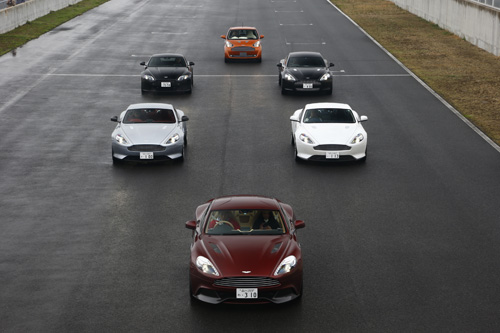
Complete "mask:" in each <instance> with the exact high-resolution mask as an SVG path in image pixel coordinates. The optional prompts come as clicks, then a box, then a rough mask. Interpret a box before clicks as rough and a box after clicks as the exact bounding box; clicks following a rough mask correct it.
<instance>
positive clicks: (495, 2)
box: [469, 0, 500, 9]
mask: <svg viewBox="0 0 500 333" xmlns="http://www.w3.org/2000/svg"><path fill="white" fill-rule="evenodd" d="M469 1H473V2H479V3H482V4H485V5H486V6H491V7H493V8H499V9H500V0H469Z"/></svg>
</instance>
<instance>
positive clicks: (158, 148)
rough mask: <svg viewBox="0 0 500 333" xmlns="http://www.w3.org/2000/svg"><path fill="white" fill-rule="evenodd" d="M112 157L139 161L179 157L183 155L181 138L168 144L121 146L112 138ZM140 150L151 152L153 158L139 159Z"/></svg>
mask: <svg viewBox="0 0 500 333" xmlns="http://www.w3.org/2000/svg"><path fill="white" fill-rule="evenodd" d="M111 147H112V154H113V157H114V158H116V159H118V160H122V161H140V162H153V161H165V160H173V159H177V158H181V157H182V156H183V149H184V147H183V140H179V141H177V142H175V143H172V144H169V145H154V144H145V145H130V146H123V145H120V144H119V143H117V142H115V141H114V140H113V142H112V144H111ZM141 152H142V153H145V152H152V153H153V159H141Z"/></svg>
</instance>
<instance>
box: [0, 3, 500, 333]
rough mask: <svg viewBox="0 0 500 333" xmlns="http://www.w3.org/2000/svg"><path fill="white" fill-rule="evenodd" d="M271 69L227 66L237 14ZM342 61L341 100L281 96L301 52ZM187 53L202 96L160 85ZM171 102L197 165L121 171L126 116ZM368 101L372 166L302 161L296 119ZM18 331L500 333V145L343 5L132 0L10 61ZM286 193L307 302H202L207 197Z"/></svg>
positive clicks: (1, 101)
mask: <svg viewBox="0 0 500 333" xmlns="http://www.w3.org/2000/svg"><path fill="white" fill-rule="evenodd" d="M239 24H245V25H254V26H256V27H258V29H259V32H260V33H261V34H264V35H265V38H264V40H263V49H264V51H263V52H264V53H263V61H262V63H261V64H253V63H238V64H225V63H224V61H223V50H222V45H223V41H222V39H220V35H222V34H224V33H225V32H226V31H227V28H228V27H229V26H233V25H239ZM298 50H312V51H320V52H322V54H323V55H324V56H325V57H326V58H327V59H328V60H329V61H331V62H334V63H335V67H334V70H335V71H336V72H335V81H334V89H335V90H334V93H333V95H332V96H314V95H312V96H311V95H296V96H282V95H281V94H280V89H279V86H278V82H277V77H278V75H277V73H278V72H277V68H276V63H277V62H278V61H279V60H280V59H281V58H284V56H285V55H286V54H287V53H288V52H289V51H298ZM163 51H175V52H180V53H183V54H185V55H186V56H187V57H188V58H189V60H191V61H194V62H195V63H196V65H195V88H194V91H193V94H192V95H187V94H186V95H160V96H156V95H154V96H149V95H148V96H144V97H143V96H141V94H140V80H139V73H140V71H141V68H142V67H141V66H140V65H139V63H140V62H141V61H144V60H147V58H148V56H149V55H150V54H153V53H158V52H163ZM147 101H155V102H167V103H172V104H174V105H175V106H176V107H177V108H179V109H182V110H183V111H185V113H186V114H187V115H188V116H189V118H190V120H189V122H188V128H189V139H190V141H189V146H188V150H187V156H186V159H185V161H184V163H166V164H161V165H137V164H132V165H125V166H120V167H113V165H112V163H111V156H110V155H111V154H110V153H111V151H110V150H111V147H110V146H111V144H110V134H111V132H112V130H113V128H114V126H115V123H112V122H111V121H110V120H109V118H110V117H112V116H114V115H118V114H119V113H120V111H122V110H124V109H125V108H126V107H127V106H128V105H129V104H132V103H138V102H147ZM317 101H335V102H344V103H349V104H350V105H351V106H352V107H353V108H354V109H355V110H356V111H358V113H359V114H361V115H367V116H368V118H369V120H368V122H367V123H365V128H366V130H367V131H368V135H369V156H368V160H367V162H366V164H357V163H354V164H340V165H330V164H328V165H324V164H310V163H296V162H295V160H294V159H293V150H292V147H291V145H290V124H289V117H290V115H291V114H292V113H293V111H294V110H296V109H298V108H300V107H301V106H303V105H304V104H306V103H309V102H317ZM0 117H1V119H2V120H1V122H0V172H1V176H0V179H1V181H0V191H1V201H0V214H1V215H0V216H1V223H0V331H2V332H70V331H71V332H81V331H87V332H90V331H91V332H103V331H114V332H127V331H137V332H151V331H171V332H178V331H183V332H201V331H206V332H208V331H218V332H220V331H225V332H230V331H231V332H234V331H238V332H252V331H257V330H260V331H265V332H267V331H269V332H271V331H273V332H276V331H278V332H279V331H291V332H295V331H296V332H302V331H317V332H321V331H323V332H325V331H329V332H332V331H334V332H422V331H425V332H430V331H453V332H493V331H496V330H497V329H498V327H499V326H500V284H499V283H498V277H499V276H500V265H499V262H500V226H499V225H500V213H499V212H500V209H499V198H500V186H499V185H500V154H499V152H498V151H497V150H496V149H495V147H492V146H491V145H490V144H488V143H487V142H486V141H485V140H483V138H481V137H480V136H479V135H478V134H477V133H476V132H474V131H473V130H472V129H471V128H470V127H468V126H467V125H466V124H465V123H464V122H463V121H462V120H460V119H459V118H458V117H457V116H456V115H455V114H454V113H453V112H451V111H450V110H449V109H448V108H447V107H446V106H445V105H444V104H443V103H441V102H440V101H439V100H438V99H437V98H436V97H435V96H434V95H432V94H431V93H430V92H429V91H428V90H426V89H425V88H424V87H422V85H420V84H419V83H418V82H417V81H416V80H415V79H414V78H413V77H412V76H411V75H410V74H409V73H408V72H406V71H405V69H404V68H402V67H401V66H399V65H398V64H397V63H396V62H394V61H393V60H392V59H391V58H390V57H389V56H388V55H387V54H386V53H385V52H384V51H383V50H381V49H380V48H379V47H378V46H376V45H375V44H374V43H373V42H372V41H371V39H370V38H369V37H367V36H366V35H364V34H363V33H362V32H361V31H360V30H359V29H358V28H357V27H356V26H355V25H353V24H352V23H351V22H350V21H349V20H348V19H346V18H345V17H344V16H343V15H342V14H341V13H339V12H338V11H337V10H336V9H335V8H334V7H333V6H331V5H330V4H329V3H327V2H326V1H324V0H260V1H244V0H206V1H196V2H193V1H187V0H166V1H151V0H146V1H140V2H137V1H131V0H113V1H110V2H108V3H106V4H104V5H102V6H101V7H99V8H97V9H95V10H92V11H90V12H88V13H86V14H84V15H82V16H80V17H78V18H76V19H74V20H72V21H70V22H68V23H66V24H64V25H62V26H60V27H59V28H57V29H55V30H54V31H52V32H50V33H47V34H46V35H44V36H42V37H40V38H38V39H37V40H34V41H31V42H30V43H28V44H27V45H25V46H23V47H22V48H20V49H18V50H17V51H16V53H15V54H8V55H5V56H3V57H0ZM231 194H262V195H268V196H274V197H277V198H279V199H281V200H282V201H284V202H286V203H289V204H291V205H292V206H293V207H294V209H295V211H296V214H297V217H298V218H300V219H303V220H305V221H306V228H305V229H303V230H300V231H299V237H300V239H301V243H302V247H303V256H304V284H305V285H304V297H303V298H302V300H301V301H298V302H292V303H290V304H285V305H280V306H274V305H269V306H225V305H222V306H211V305H205V304H200V303H198V302H194V303H191V302H190V300H189V297H188V280H187V277H188V260H189V244H190V236H191V233H190V231H189V230H188V229H186V228H185V227H184V223H185V221H187V220H190V219H192V218H193V217H194V209H195V208H196V207H197V206H198V205H199V204H201V203H203V202H205V201H206V200H208V199H210V198H213V197H216V196H220V195H231Z"/></svg>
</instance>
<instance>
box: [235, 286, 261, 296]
mask: <svg viewBox="0 0 500 333" xmlns="http://www.w3.org/2000/svg"><path fill="white" fill-rule="evenodd" d="M258 297H259V293H258V291H257V288H237V289H236V298H258Z"/></svg>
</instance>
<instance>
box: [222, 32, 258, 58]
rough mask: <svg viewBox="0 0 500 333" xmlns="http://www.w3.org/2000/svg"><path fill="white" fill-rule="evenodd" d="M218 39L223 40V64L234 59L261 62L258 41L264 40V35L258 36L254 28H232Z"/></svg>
mask: <svg viewBox="0 0 500 333" xmlns="http://www.w3.org/2000/svg"><path fill="white" fill-rule="evenodd" d="M220 37H221V38H222V39H224V40H225V43H224V61H225V62H229V61H231V60H236V59H244V60H256V61H257V62H261V61H262V45H261V42H260V40H261V39H262V38H264V35H259V33H258V32H257V29H255V28H254V27H232V28H229V30H228V32H227V34H226V35H222V36H220Z"/></svg>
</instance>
